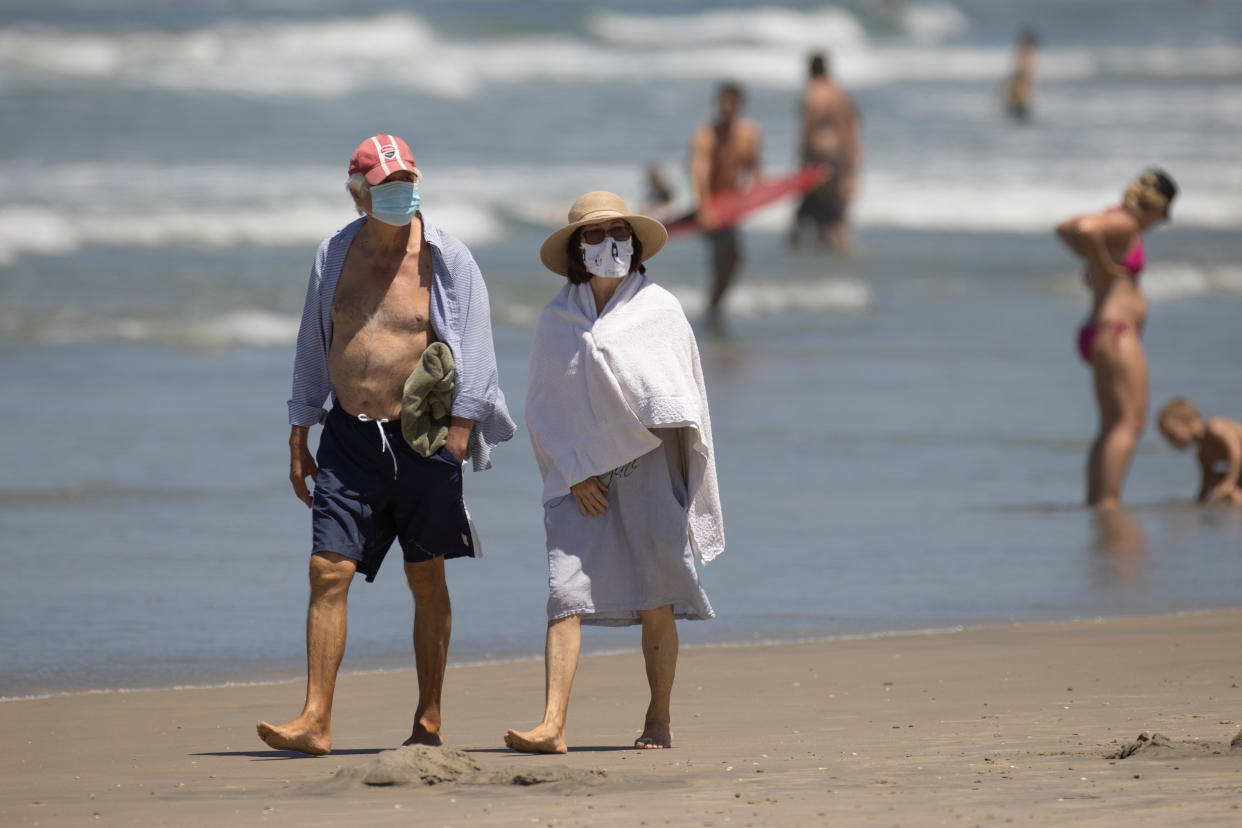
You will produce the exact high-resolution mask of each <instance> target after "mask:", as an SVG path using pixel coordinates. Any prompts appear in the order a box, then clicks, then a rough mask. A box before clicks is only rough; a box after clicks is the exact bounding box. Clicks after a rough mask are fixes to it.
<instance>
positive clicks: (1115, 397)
mask: <svg viewBox="0 0 1242 828" xmlns="http://www.w3.org/2000/svg"><path fill="white" fill-rule="evenodd" d="M1091 366H1092V369H1093V372H1094V376H1095V398H1096V403H1097V404H1098V405H1099V409H1100V431H1099V434H1098V435H1096V438H1095V442H1094V443H1092V445H1091V453H1090V455H1089V456H1088V460H1087V505H1088V506H1095V507H1100V508H1111V507H1114V506H1117V505H1118V504H1119V503H1120V502H1121V489H1122V487H1123V486H1124V485H1125V480H1126V472H1127V471H1128V470H1129V468H1130V458H1131V457H1133V455H1134V448H1135V446H1136V445H1138V440H1139V436H1140V435H1141V434H1142V433H1143V427H1144V425H1145V424H1146V420H1147V358H1146V356H1145V355H1144V354H1143V346H1142V343H1141V342H1140V341H1139V338H1138V334H1137V333H1135V332H1134V330H1133V329H1131V328H1127V329H1126V330H1123V331H1121V332H1119V333H1118V332H1114V331H1111V330H1105V331H1101V332H1100V334H1099V335H1098V336H1097V337H1096V341H1095V343H1094V345H1093V350H1092V360H1091Z"/></svg>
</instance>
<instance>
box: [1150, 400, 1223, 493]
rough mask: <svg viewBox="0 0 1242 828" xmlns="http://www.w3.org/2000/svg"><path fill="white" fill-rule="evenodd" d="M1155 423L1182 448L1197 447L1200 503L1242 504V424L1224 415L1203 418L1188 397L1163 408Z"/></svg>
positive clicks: (1161, 431)
mask: <svg viewBox="0 0 1242 828" xmlns="http://www.w3.org/2000/svg"><path fill="white" fill-rule="evenodd" d="M1156 426H1157V427H1158V428H1159V429H1160V433H1161V434H1163V435H1164V438H1165V439H1166V440H1168V441H1169V443H1170V445H1172V446H1173V447H1174V448H1176V449H1178V450H1179V451H1181V450H1184V449H1188V448H1190V447H1191V446H1194V447H1195V450H1196V451H1195V453H1196V455H1197V459H1198V461H1199V474H1200V483H1199V494H1198V495H1197V496H1196V498H1195V499H1196V500H1198V501H1199V502H1200V503H1230V504H1232V505H1234V506H1242V423H1238V422H1234V421H1233V420H1227V419H1225V418H1224V417H1209V418H1208V419H1207V420H1204V419H1203V418H1202V417H1200V416H1199V411H1198V409H1196V408H1195V407H1194V406H1193V405H1192V404H1191V402H1190V400H1188V399H1186V398H1185V397H1175V398H1173V399H1172V400H1169V402H1168V403H1167V404H1165V406H1164V408H1162V409H1160V413H1159V414H1158V415H1157V416H1156Z"/></svg>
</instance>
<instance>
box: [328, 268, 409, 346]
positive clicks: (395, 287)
mask: <svg viewBox="0 0 1242 828" xmlns="http://www.w3.org/2000/svg"><path fill="white" fill-rule="evenodd" d="M431 280H432V267H431V253H430V252H429V251H428V250H427V249H426V248H424V249H423V250H422V251H420V253H419V254H418V255H414V256H411V255H407V256H405V257H404V258H403V259H401V260H400V261H399V262H391V261H376V260H375V259H373V258H371V257H368V256H366V255H359V256H355V255H354V252H353V251H350V253H349V255H348V256H347V257H346V260H345V265H344V267H343V268H342V269H341V277H340V280H339V281H338V282H337V286H336V295H335V296H334V297H333V299H332V328H333V339H334V340H337V341H339V340H340V339H341V338H343V337H352V336H354V335H356V334H357V333H358V332H360V331H363V330H367V331H369V332H370V333H372V334H374V333H394V334H420V333H426V332H427V331H429V330H430V328H431V319H430V317H431Z"/></svg>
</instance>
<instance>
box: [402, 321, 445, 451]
mask: <svg viewBox="0 0 1242 828" xmlns="http://www.w3.org/2000/svg"><path fill="white" fill-rule="evenodd" d="M456 377H457V366H456V364H455V363H454V362H453V352H452V350H450V349H449V346H447V345H445V344H444V343H443V342H433V343H431V344H430V345H428V346H427V350H425V351H423V356H422V358H421V359H420V360H419V361H418V367H417V368H415V369H414V373H412V374H410V376H409V378H407V379H406V381H405V391H404V393H403V394H402V395H401V436H402V437H404V438H405V441H406V442H407V443H409V444H410V448H412V449H414V451H416V452H418V453H419V454H421V455H422V456H423V457H430V456H431V455H433V454H435V453H436V452H437V451H439V450H440V449H441V447H443V446H444V443H445V441H446V440H447V439H448V432H449V426H450V425H451V424H452V422H453V385H454V381H455V379H456Z"/></svg>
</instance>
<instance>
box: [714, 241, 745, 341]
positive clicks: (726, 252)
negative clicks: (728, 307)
mask: <svg viewBox="0 0 1242 828" xmlns="http://www.w3.org/2000/svg"><path fill="white" fill-rule="evenodd" d="M710 240H711V245H712V289H711V292H710V294H709V295H708V300H707V319H708V321H709V322H711V323H712V324H717V323H719V322H720V313H721V306H722V304H723V302H724V297H725V294H726V293H727V292H728V291H729V287H730V286H731V285H732V284H733V277H734V275H735V274H736V273H737V267H738V264H739V263H740V262H741V258H742V254H741V250H740V249H739V245H738V239H737V231H736V230H733V229H728V230H717V231H716V232H714V233H712V234H711V236H710Z"/></svg>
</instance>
